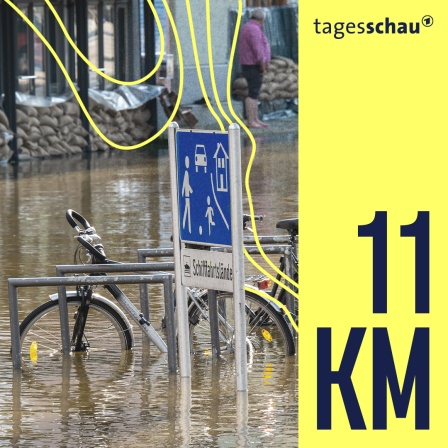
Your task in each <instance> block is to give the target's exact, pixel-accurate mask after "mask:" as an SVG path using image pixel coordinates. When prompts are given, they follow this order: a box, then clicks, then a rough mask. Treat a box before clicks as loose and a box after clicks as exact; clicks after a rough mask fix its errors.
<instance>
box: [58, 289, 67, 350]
mask: <svg viewBox="0 0 448 448" xmlns="http://www.w3.org/2000/svg"><path fill="white" fill-rule="evenodd" d="M58 303H59V320H60V321H61V338H62V353H64V354H69V353H70V331H69V324H68V307H67V288H66V287H65V286H60V287H59V288H58Z"/></svg>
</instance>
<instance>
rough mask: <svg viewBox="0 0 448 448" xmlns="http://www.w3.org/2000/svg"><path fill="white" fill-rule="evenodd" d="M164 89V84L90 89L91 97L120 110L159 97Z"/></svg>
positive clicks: (97, 101)
mask: <svg viewBox="0 0 448 448" xmlns="http://www.w3.org/2000/svg"><path fill="white" fill-rule="evenodd" d="M163 89H164V87H163V86H154V85H148V84H145V85H137V86H120V87H118V88H117V89H115V90H111V91H105V90H93V89H89V97H90V99H92V100H93V101H95V102H96V103H99V104H102V105H103V106H105V107H106V108H108V109H112V110H116V111H119V110H126V109H135V108H137V107H140V106H143V105H144V104H146V103H147V102H148V101H150V100H153V99H155V98H157V97H158V96H159V95H160V94H161V93H162V90H163Z"/></svg>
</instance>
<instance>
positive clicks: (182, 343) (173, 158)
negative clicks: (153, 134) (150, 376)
mask: <svg viewBox="0 0 448 448" xmlns="http://www.w3.org/2000/svg"><path fill="white" fill-rule="evenodd" d="M178 128H179V126H178V124H177V123H171V124H170V125H169V127H168V148H169V153H170V173H171V176H170V181H171V209H172V214H173V254H174V272H175V273H177V275H175V277H174V282H175V288H176V313H177V327H178V329H179V331H178V344H179V347H178V351H179V369H180V376H181V377H182V378H189V377H191V359H190V334H189V321H188V306H187V291H186V288H185V286H183V285H182V279H181V272H182V264H181V255H180V249H181V248H180V234H179V233H180V232H179V201H178V197H177V154H176V131H177V129H178Z"/></svg>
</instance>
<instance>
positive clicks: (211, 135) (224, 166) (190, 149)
mask: <svg viewBox="0 0 448 448" xmlns="http://www.w3.org/2000/svg"><path fill="white" fill-rule="evenodd" d="M176 147H177V160H178V163H177V167H178V179H179V182H178V190H179V191H178V195H179V212H180V213H179V218H180V238H181V240H182V241H184V242H190V243H199V244H205V245H224V246H231V245H232V232H231V225H230V221H231V220H230V176H229V150H228V134H227V133H225V132H207V131H200V132H197V131H191V130H188V131H186V130H179V131H178V132H177V133H176ZM193 161H194V164H193Z"/></svg>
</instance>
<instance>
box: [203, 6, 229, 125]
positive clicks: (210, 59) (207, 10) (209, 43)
mask: <svg viewBox="0 0 448 448" xmlns="http://www.w3.org/2000/svg"><path fill="white" fill-rule="evenodd" d="M205 14H206V22H207V49H208V64H209V68H210V79H211V82H212V89H213V96H214V97H215V101H216V104H217V106H218V109H219V111H220V112H221V115H222V116H223V117H224V118H225V119H226V120H227V123H229V124H232V119H231V118H230V117H229V116H228V115H227V114H226V113H225V111H224V109H223V107H222V105H221V101H220V99H219V95H218V90H217V88H216V81H215V70H214V67H213V51H212V33H211V26H210V22H211V21H210V0H206V4H205Z"/></svg>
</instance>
